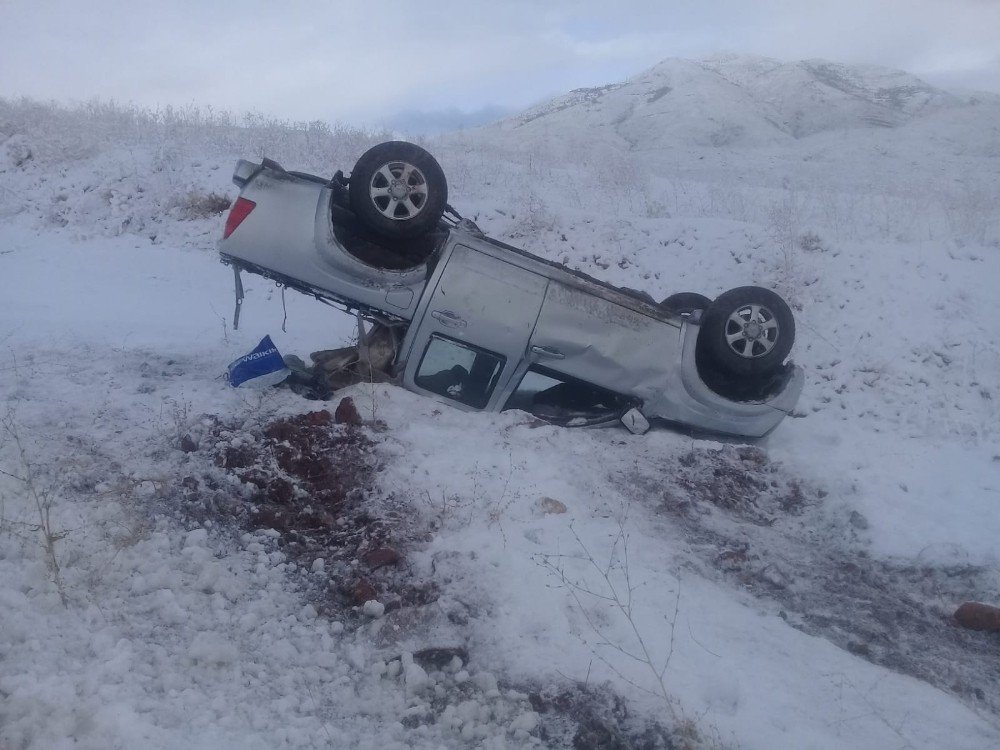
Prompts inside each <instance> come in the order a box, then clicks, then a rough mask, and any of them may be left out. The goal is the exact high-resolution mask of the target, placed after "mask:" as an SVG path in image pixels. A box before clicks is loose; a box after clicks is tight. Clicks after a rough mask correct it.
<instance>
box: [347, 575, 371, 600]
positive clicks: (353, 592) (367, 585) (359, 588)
mask: <svg viewBox="0 0 1000 750" xmlns="http://www.w3.org/2000/svg"><path fill="white" fill-rule="evenodd" d="M350 596H351V599H352V600H353V601H354V603H355V604H357V605H358V606H362V605H364V603H365V602H368V601H371V600H373V599H375V598H376V597H377V596H378V591H377V590H376V589H375V586H374V585H373V584H372V582H371V581H369V580H368V579H367V578H359V579H358V580H357V581H355V582H354V585H353V586H351V589H350Z"/></svg>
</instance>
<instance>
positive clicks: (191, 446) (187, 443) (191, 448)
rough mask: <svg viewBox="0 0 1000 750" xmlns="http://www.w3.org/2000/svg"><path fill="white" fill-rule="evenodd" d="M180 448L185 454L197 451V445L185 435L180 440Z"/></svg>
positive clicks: (191, 438)
mask: <svg viewBox="0 0 1000 750" xmlns="http://www.w3.org/2000/svg"><path fill="white" fill-rule="evenodd" d="M180 448H181V450H182V451H184V452H185V453H194V452H195V451H196V450H198V443H196V442H195V440H194V438H193V437H191V436H190V435H185V436H184V437H182V438H181V444H180Z"/></svg>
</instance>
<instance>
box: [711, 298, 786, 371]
mask: <svg viewBox="0 0 1000 750" xmlns="http://www.w3.org/2000/svg"><path fill="white" fill-rule="evenodd" d="M794 342H795V319H794V318H793V317H792V311H791V309H790V308H789V307H788V305H787V304H786V303H785V301H784V300H783V299H781V297H779V296H778V295H777V294H775V293H774V292H772V291H771V290H770V289H764V288H763V287H758V286H741V287H737V288H736V289H730V290H729V291H728V292H724V293H723V294H720V295H719V296H718V297H717V298H716V299H715V301H714V302H712V304H711V305H709V306H708V309H707V310H706V311H705V314H704V315H703V317H702V322H701V332H700V334H699V336H698V346H699V348H700V349H702V351H703V353H704V354H705V355H706V358H707V360H708V364H710V365H715V366H718V367H719V368H720V369H721V370H723V371H724V372H725V373H727V374H728V375H732V376H737V377H750V378H764V377H767V376H769V375H772V374H774V373H775V372H777V371H778V370H780V369H781V366H782V364H783V363H784V361H785V359H786V358H787V357H788V354H789V353H790V352H791V350H792V344H793V343H794Z"/></svg>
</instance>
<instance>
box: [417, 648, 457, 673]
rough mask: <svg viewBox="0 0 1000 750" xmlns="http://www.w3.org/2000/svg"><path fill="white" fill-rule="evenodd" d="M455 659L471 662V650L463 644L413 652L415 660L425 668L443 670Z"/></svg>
mask: <svg viewBox="0 0 1000 750" xmlns="http://www.w3.org/2000/svg"><path fill="white" fill-rule="evenodd" d="M455 659H460V660H461V662H462V664H463V665H465V664H468V663H469V652H468V651H467V650H466V649H464V648H462V647H461V646H456V647H453V648H425V649H421V650H420V651H415V652H414V653H413V661H415V662H416V663H417V664H419V665H420V666H421V667H423V668H424V669H429V670H435V669H438V670H441V669H446V668H448V667H449V666H450V665H451V664H452V663H453V661H454V660H455Z"/></svg>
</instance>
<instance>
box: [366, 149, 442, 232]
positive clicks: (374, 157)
mask: <svg viewBox="0 0 1000 750" xmlns="http://www.w3.org/2000/svg"><path fill="white" fill-rule="evenodd" d="M348 192H349V195H350V200H351V208H352V209H353V210H354V213H355V214H356V215H357V216H358V218H359V219H360V220H361V221H362V222H363V223H364V224H365V225H366V226H367V227H368V228H370V229H371V230H372V231H374V232H376V233H378V234H380V235H382V236H383V237H388V238H391V239H397V238H399V239H402V238H412V237H419V236H420V235H422V234H426V233H427V232H429V231H430V230H431V229H433V228H434V227H436V226H437V223H438V221H439V220H440V219H441V215H442V213H444V208H445V205H446V204H447V202H448V183H447V180H446V179H445V176H444V171H443V170H442V169H441V165H439V164H438V163H437V160H436V159H435V158H434V157H433V156H431V155H430V153H429V152H428V151H426V150H425V149H422V148H421V147H420V146H417V145H416V144H413V143H407V142H406V141H388V142H386V143H380V144H378V145H377V146H373V147H372V148H370V149H368V150H367V151H366V152H365V153H364V154H362V155H361V158H360V159H358V163H357V164H356V165H355V166H354V171H353V172H352V173H351V180H350V184H349V187H348Z"/></svg>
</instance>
